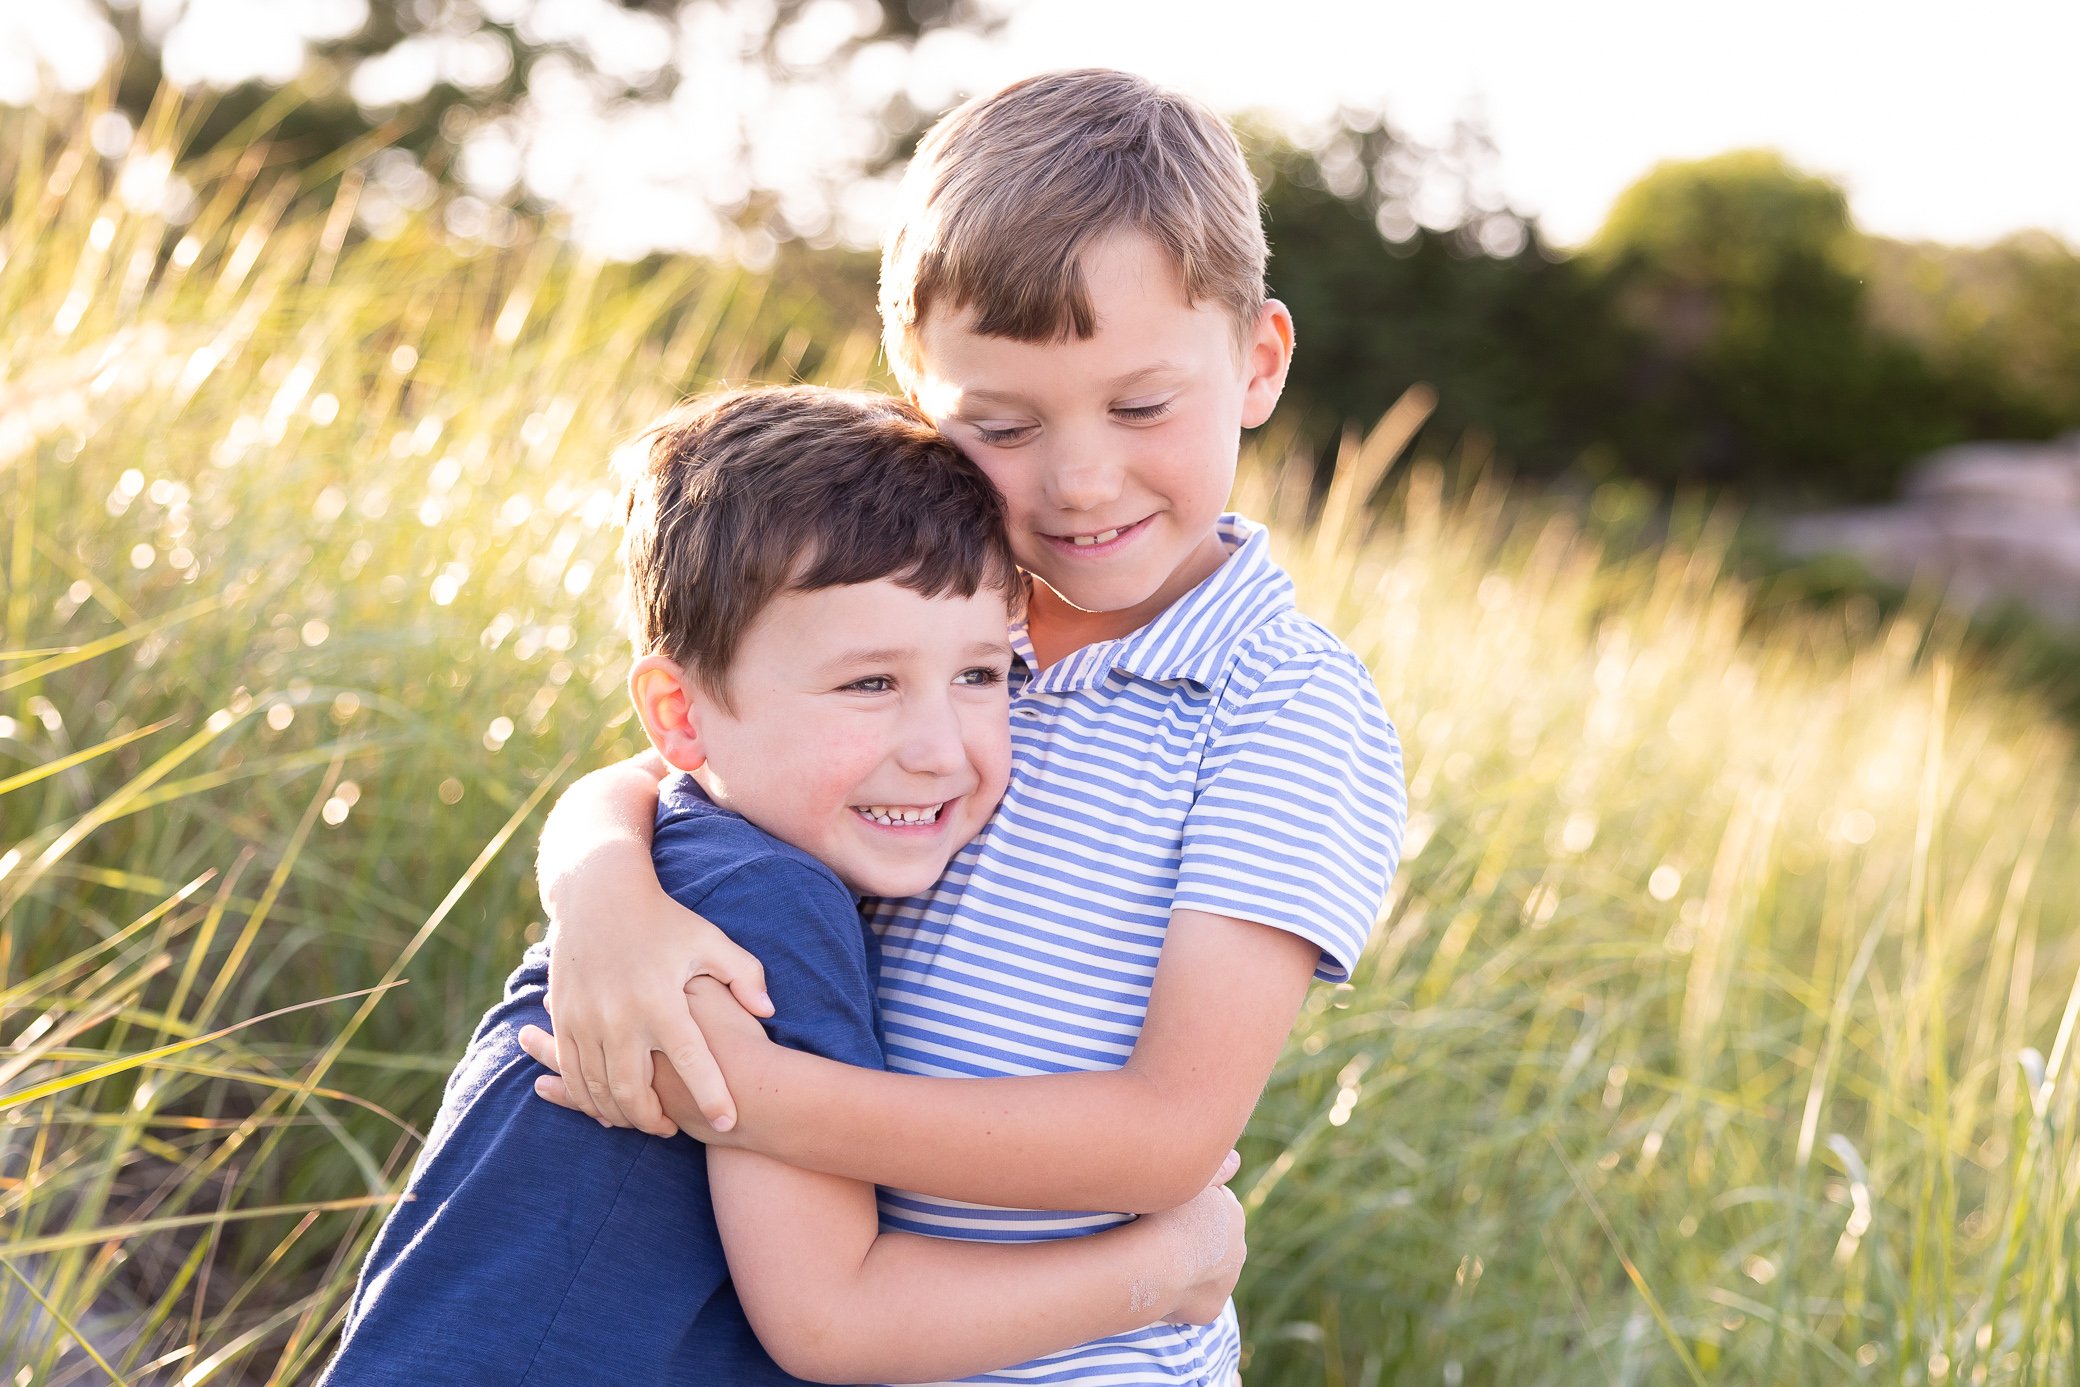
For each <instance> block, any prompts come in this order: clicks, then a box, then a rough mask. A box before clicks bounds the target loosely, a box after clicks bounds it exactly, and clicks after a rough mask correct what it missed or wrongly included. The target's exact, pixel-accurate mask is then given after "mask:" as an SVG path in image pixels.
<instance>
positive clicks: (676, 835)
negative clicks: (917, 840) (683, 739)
mask: <svg viewBox="0 0 2080 1387" xmlns="http://www.w3.org/2000/svg"><path fill="white" fill-rule="evenodd" d="M650 855H651V859H652V861H653V862H655V864H656V866H657V879H658V881H659V882H660V883H661V884H662V885H663V887H664V889H665V891H666V893H667V894H668V895H670V896H671V897H672V898H673V899H674V900H677V901H678V902H679V903H680V904H681V905H685V906H688V907H690V908H693V909H699V903H700V902H701V901H702V900H705V899H707V898H708V897H710V896H712V895H714V894H715V892H716V891H718V890H721V889H723V888H725V887H729V888H731V889H732V894H735V893H736V892H737V891H739V890H741V888H742V887H744V886H745V885H746V884H748V883H750V882H759V883H763V884H765V885H768V886H771V887H774V888H784V889H785V891H786V894H788V895H790V896H794V895H803V896H808V897H811V898H814V899H819V900H827V901H828V902H829V903H830V904H831V906H832V908H833V909H834V910H836V911H842V912H843V913H844V914H845V915H848V916H849V915H851V914H853V913H854V910H853V905H852V893H851V891H850V890H848V889H847V887H846V886H845V883H844V882H842V881H840V880H839V879H838V874H837V873H836V872H833V871H832V870H831V869H830V868H829V867H826V866H825V865H824V864H823V863H821V862H819V861H817V860H816V859H815V858H814V857H811V856H810V855H809V854H808V853H806V852H803V851H802V850H801V849H800V848H797V847H795V846H794V845H793V844H792V843H786V842H782V841H781V840H780V839H778V838H775V837H774V836H773V835H772V834H770V833H767V832H766V831H765V830H764V829H762V828H760V827H759V826H758V825H756V824H754V823H752V822H751V821H750V820H748V819H746V818H744V817H743V816H742V815H740V814H735V813H732V812H731V811H729V810H727V809H724V808H722V807H721V806H719V805H717V804H716V803H715V802H714V801H713V800H711V799H709V798H708V796H707V795H706V793H705V792H703V791H702V789H701V787H700V783H699V782H698V781H696V780H695V779H694V778H693V777H692V776H691V775H688V774H686V773H685V772H684V771H680V772H678V773H676V774H673V775H669V776H666V777H665V779H664V781H663V782H662V783H661V784H660V785H659V786H658V787H657V820H656V825H655V832H654V834H653V836H652V839H651V849H650Z"/></svg>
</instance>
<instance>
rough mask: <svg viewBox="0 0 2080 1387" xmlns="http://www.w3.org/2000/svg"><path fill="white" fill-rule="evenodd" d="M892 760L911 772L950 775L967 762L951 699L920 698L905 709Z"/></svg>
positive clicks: (957, 718)
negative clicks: (901, 730)
mask: <svg viewBox="0 0 2080 1387" xmlns="http://www.w3.org/2000/svg"><path fill="white" fill-rule="evenodd" d="M906 711H907V712H908V716H907V717H906V718H905V719H904V724H903V735H902V738H901V740H900V741H899V742H898V743H897V744H896V764H897V765H898V766H900V767H902V768H903V769H904V770H906V771H909V772H910V773H911V774H913V775H951V774H953V773H954V772H956V771H958V770H960V769H961V767H962V766H963V765H965V764H966V763H967V748H966V744H965V743H964V742H963V741H962V740H961V722H960V717H959V715H958V714H957V713H956V712H955V710H954V708H953V705H952V703H951V702H949V701H947V700H944V699H921V700H918V701H916V702H915V703H913V704H912V705H911V706H910V707H909V708H908V709H907V710H906Z"/></svg>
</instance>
